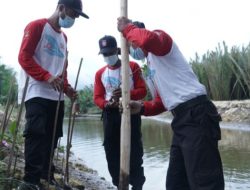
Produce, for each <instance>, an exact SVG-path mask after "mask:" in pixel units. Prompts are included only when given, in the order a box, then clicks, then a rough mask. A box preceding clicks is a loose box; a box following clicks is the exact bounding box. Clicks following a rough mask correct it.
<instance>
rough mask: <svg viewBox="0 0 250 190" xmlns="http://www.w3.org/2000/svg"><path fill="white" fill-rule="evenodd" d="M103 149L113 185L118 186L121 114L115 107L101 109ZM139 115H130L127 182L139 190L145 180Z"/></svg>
mask: <svg viewBox="0 0 250 190" xmlns="http://www.w3.org/2000/svg"><path fill="white" fill-rule="evenodd" d="M103 126H104V143H103V145H104V149H105V153H106V159H107V162H108V169H109V173H110V175H111V177H112V182H113V184H114V185H115V186H119V173H120V127H121V114H120V113H119V111H118V110H117V109H109V110H104V111H103ZM142 157H143V145H142V134H141V116H140V115H131V153H130V176H129V183H130V184H131V185H132V186H133V189H136V190H137V189H138V190H141V189H142V186H143V184H144V182H145V176H144V169H143V167H142V164H143V159H142Z"/></svg>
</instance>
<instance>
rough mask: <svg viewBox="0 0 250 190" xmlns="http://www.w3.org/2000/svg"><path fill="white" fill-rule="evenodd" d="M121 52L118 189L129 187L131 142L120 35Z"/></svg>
mask: <svg viewBox="0 0 250 190" xmlns="http://www.w3.org/2000/svg"><path fill="white" fill-rule="evenodd" d="M127 7H128V6H127V0H121V16H124V17H127V12H128V11H127ZM121 54H122V107H123V112H122V121H121V144H120V147H121V153H120V179H119V180H120V181H119V190H128V188H129V169H130V144H131V124H130V107H129V102H130V88H129V57H128V45H127V41H126V39H125V38H124V37H123V36H122V35H121Z"/></svg>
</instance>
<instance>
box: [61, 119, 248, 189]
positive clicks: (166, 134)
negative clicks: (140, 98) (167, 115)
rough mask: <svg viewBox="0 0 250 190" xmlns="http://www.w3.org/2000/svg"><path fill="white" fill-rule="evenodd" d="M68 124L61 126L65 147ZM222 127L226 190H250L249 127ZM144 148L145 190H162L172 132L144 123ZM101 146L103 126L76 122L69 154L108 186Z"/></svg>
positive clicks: (90, 121) (158, 124)
mask: <svg viewBox="0 0 250 190" xmlns="http://www.w3.org/2000/svg"><path fill="white" fill-rule="evenodd" d="M67 126H68V121H67V120H65V122H64V137H63V138H62V140H61V144H62V145H65V144H66V136H67V135H66V131H67ZM223 126H224V125H222V140H221V141H220V143H219V149H220V153H221V157H222V162H223V169H224V177H225V184H226V188H225V189H226V190H248V189H249V190H250V143H249V142H250V125H249V126H243V127H242V126H239V127H238V128H240V130H238V128H237V130H236V128H235V125H233V124H231V125H225V126H224V127H225V128H224V127H223ZM142 134H143V145H144V157H143V160H144V163H143V165H144V170H145V176H146V182H145V184H144V190H165V180H166V173H167V168H168V161H169V149H170V143H171V138H172V131H171V128H170V127H169V126H168V125H167V124H166V123H164V122H161V121H155V120H149V119H143V121H142ZM102 142H103V129H102V122H101V121H100V118H98V117H91V118H83V119H76V121H75V128H74V133H73V140H72V148H71V151H72V152H73V153H74V155H75V156H76V157H79V158H81V159H82V160H84V163H85V164H86V165H87V166H88V167H90V168H92V169H94V170H96V171H97V172H98V174H99V176H102V177H104V178H105V179H106V180H107V181H110V182H111V178H110V175H109V173H108V169H107V163H106V158H105V153H104V149H103V146H102Z"/></svg>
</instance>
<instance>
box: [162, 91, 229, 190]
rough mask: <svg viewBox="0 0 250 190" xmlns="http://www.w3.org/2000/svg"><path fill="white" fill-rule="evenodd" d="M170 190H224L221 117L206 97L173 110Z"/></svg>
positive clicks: (167, 182) (167, 181) (168, 182)
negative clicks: (219, 141)
mask: <svg viewBox="0 0 250 190" xmlns="http://www.w3.org/2000/svg"><path fill="white" fill-rule="evenodd" d="M173 115H174V119H173V121H172V129H173V132H174V134H173V140H172V146H171V150H170V161H169V168H168V173H167V180H166V189H167V190H224V177H223V170H222V162H221V158H220V154H219V150H218V140H220V138H221V132H220V126H219V122H220V120H221V117H220V115H219V114H218V112H217V109H216V107H215V106H214V104H213V103H212V102H211V101H210V100H208V99H207V97H206V96H201V97H198V98H195V99H193V100H191V101H189V102H186V103H184V104H183V105H181V106H178V107H177V109H176V110H173Z"/></svg>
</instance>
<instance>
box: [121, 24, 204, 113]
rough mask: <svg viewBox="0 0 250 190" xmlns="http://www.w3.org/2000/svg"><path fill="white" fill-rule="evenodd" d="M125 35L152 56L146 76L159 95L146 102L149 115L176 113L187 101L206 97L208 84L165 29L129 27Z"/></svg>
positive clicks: (124, 32) (131, 25) (149, 58)
mask: <svg viewBox="0 0 250 190" xmlns="http://www.w3.org/2000/svg"><path fill="white" fill-rule="evenodd" d="M123 35H124V37H125V38H126V39H127V40H128V41H130V42H132V43H134V44H135V45H137V46H138V47H140V48H141V49H143V50H144V51H145V52H147V53H148V54H147V65H148V69H149V71H148V76H146V77H147V79H150V80H152V81H153V84H154V86H155V89H156V91H157V94H158V96H156V98H155V99H154V100H153V101H152V102H145V104H144V105H145V113H144V114H145V115H156V114H158V113H160V111H161V112H162V111H164V110H172V109H174V108H175V107H176V106H178V105H179V104H181V103H183V102H186V101H188V100H190V99H192V98H195V97H197V96H199V95H204V94H206V89H205V87H204V85H202V84H201V83H200V82H199V81H198V79H197V77H196V75H195V74H194V72H193V70H192V68H191V66H190V65H189V64H188V62H187V61H186V59H185V58H184V56H183V55H182V53H181V51H180V50H179V48H178V47H177V45H176V43H175V42H174V41H173V40H172V38H171V37H170V36H169V35H168V34H167V33H165V32H164V31H162V30H154V31H149V30H146V29H144V28H138V27H136V26H135V25H133V24H129V25H128V26H127V27H126V28H125V29H124V30H123ZM147 79H146V80H147ZM154 101H156V102H155V103H154ZM155 106H156V107H155Z"/></svg>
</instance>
